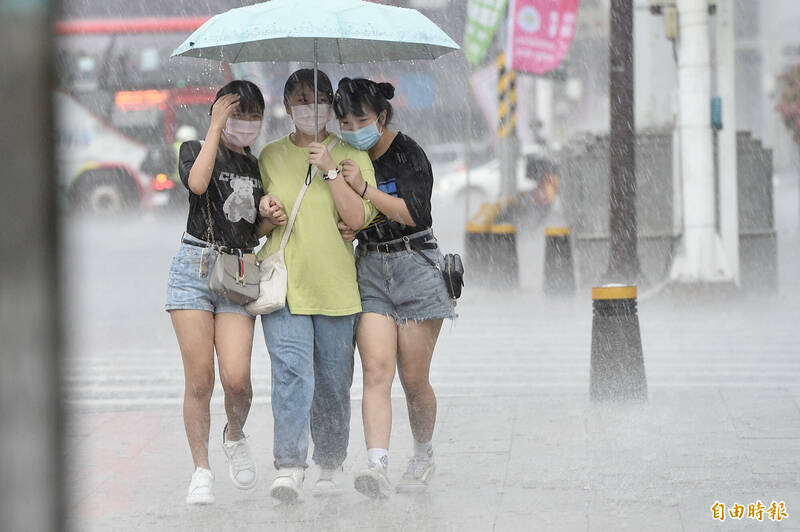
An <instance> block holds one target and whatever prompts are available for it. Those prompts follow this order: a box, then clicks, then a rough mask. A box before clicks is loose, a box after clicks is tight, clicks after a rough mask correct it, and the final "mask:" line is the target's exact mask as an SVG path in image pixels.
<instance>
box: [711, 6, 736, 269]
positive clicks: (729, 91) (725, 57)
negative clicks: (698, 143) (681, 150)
mask: <svg viewBox="0 0 800 532" xmlns="http://www.w3.org/2000/svg"><path fill="white" fill-rule="evenodd" d="M734 8H735V6H734V0H717V15H716V17H717V87H718V88H719V96H720V98H721V99H722V130H720V132H719V215H720V220H719V230H720V236H721V238H722V245H723V246H724V247H725V257H726V259H727V260H726V262H727V266H728V271H727V274H728V276H729V277H730V278H731V279H733V281H734V282H735V283H736V285H738V284H739V183H738V175H739V174H738V168H737V149H738V147H737V145H736V64H735V57H736V49H735V46H736V41H735V34H734V28H735V26H734V11H735V9H734Z"/></svg>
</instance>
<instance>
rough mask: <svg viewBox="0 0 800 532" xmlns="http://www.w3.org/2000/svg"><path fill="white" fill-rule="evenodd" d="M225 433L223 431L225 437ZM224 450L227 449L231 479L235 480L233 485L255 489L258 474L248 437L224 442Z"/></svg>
mask: <svg viewBox="0 0 800 532" xmlns="http://www.w3.org/2000/svg"><path fill="white" fill-rule="evenodd" d="M224 434H225V433H224V432H223V438H224ZM222 450H224V451H225V456H227V457H228V474H229V475H230V477H231V481H233V485H234V486H236V487H237V488H239V489H240V490H249V489H253V488H254V487H255V486H256V481H257V480H258V474H257V472H256V463H255V461H254V460H253V454H252V453H251V452H250V446H249V445H248V444H247V438H242V439H241V440H239V441H226V442H223V443H222Z"/></svg>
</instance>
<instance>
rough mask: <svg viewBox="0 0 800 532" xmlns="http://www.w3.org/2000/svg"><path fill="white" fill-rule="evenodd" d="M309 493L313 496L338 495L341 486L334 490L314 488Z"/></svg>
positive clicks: (340, 493)
mask: <svg viewBox="0 0 800 532" xmlns="http://www.w3.org/2000/svg"><path fill="white" fill-rule="evenodd" d="M311 495H313V496H314V497H317V498H320V497H340V496H341V495H342V490H341V488H336V489H335V490H325V489H319V490H318V489H317V488H314V489H313V490H311Z"/></svg>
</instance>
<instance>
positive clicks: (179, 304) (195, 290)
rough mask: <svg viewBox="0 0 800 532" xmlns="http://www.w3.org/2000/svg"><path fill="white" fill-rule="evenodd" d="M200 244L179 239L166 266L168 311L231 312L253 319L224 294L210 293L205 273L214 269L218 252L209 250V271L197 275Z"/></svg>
mask: <svg viewBox="0 0 800 532" xmlns="http://www.w3.org/2000/svg"><path fill="white" fill-rule="evenodd" d="M183 239H187V240H192V241H195V242H198V243H200V244H201V245H202V244H203V241H202V240H199V239H197V238H194V237H193V236H191V235H189V234H184V235H183ZM203 249H204V248H203V247H199V246H192V245H191V244H186V243H184V242H181V247H180V248H179V249H178V253H177V254H176V255H175V257H174V258H173V259H172V266H170V268H169V282H168V283H167V304H166V305H165V309H166V311H167V312H169V311H171V310H207V311H209V312H213V313H214V314H221V313H223V312H231V313H233V314H242V315H243V316H247V317H249V318H254V316H253V315H252V314H250V313H249V312H247V310H245V308H244V305H240V304H239V303H234V302H233V301H231V300H230V299H228V298H227V297H225V296H221V295H219V294H217V293H215V292H212V291H211V290H209V288H208V275H209V274H210V273H211V270H212V269H213V268H214V263H215V262H216V260H217V252H216V251H213V250H210V251H209V253H210V256H209V259H210V260H209V263H208V272H207V273H206V275H205V277H201V276H200V259H201V255H202V253H203Z"/></svg>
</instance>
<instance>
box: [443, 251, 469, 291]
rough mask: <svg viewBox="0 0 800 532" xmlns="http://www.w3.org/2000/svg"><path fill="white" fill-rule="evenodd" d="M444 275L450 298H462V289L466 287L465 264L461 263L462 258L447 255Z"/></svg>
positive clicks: (455, 255)
mask: <svg viewBox="0 0 800 532" xmlns="http://www.w3.org/2000/svg"><path fill="white" fill-rule="evenodd" d="M442 275H443V276H444V282H445V284H446V285H447V293H448V294H450V298H451V299H458V298H459V297H461V288H462V287H463V286H464V264H463V263H462V262H461V257H460V256H458V255H457V254H455V253H448V254H447V255H445V256H444V269H443V271H442Z"/></svg>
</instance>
